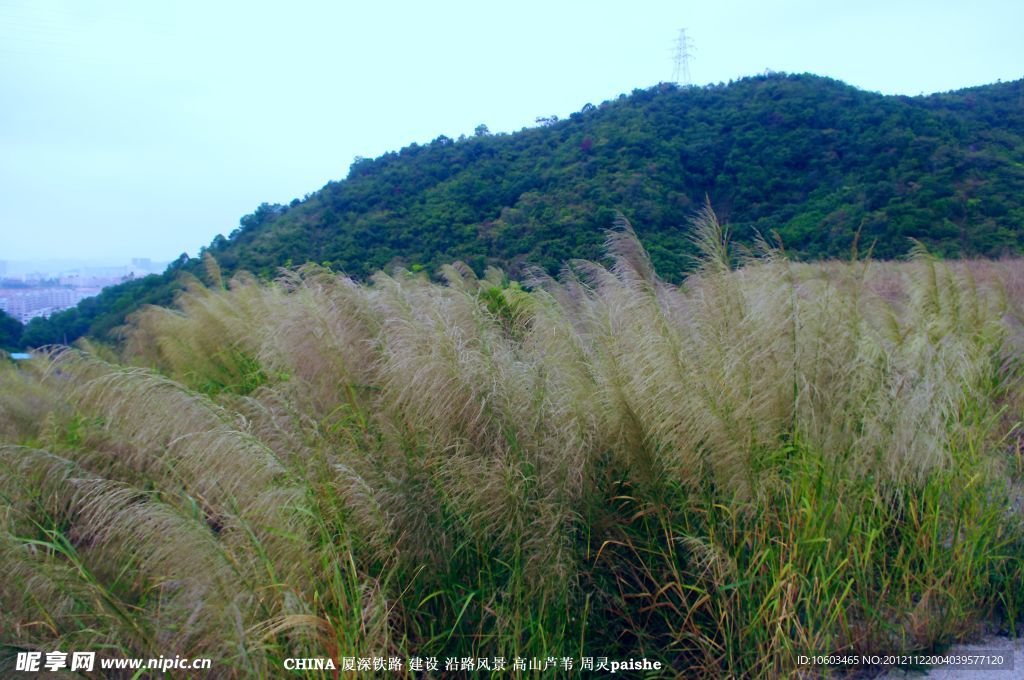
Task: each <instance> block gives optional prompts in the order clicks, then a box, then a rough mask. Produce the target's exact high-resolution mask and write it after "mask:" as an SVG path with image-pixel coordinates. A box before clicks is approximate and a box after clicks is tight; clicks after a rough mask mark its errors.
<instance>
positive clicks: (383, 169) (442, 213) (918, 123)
mask: <svg viewBox="0 0 1024 680" xmlns="http://www.w3.org/2000/svg"><path fill="white" fill-rule="evenodd" d="M539 120H540V123H541V124H540V125H539V126H538V127H536V128H530V129H524V130H522V131H520V132H517V133H513V134H496V135H492V134H490V133H489V132H488V131H487V129H486V127H485V126H480V127H479V128H478V129H477V134H476V135H475V136H473V137H469V138H460V139H459V140H453V139H450V138H448V137H445V136H440V137H438V138H437V139H435V140H434V141H432V142H430V143H429V144H424V145H419V144H411V145H409V146H407V147H405V148H403V149H401V150H400V151H397V152H392V153H388V154H385V155H383V156H381V157H379V158H376V159H356V161H355V162H354V163H353V164H352V166H351V168H350V171H349V174H348V177H347V178H346V179H345V180H344V181H339V182H329V183H328V184H327V185H326V186H325V187H323V188H322V189H321V190H320V191H317V192H315V193H313V194H311V195H309V196H307V197H306V198H305V200H302V201H300V200H298V199H296V200H295V201H292V203H291V204H290V205H287V206H284V205H269V204H263V205H261V206H260V207H259V208H258V209H257V210H256V211H255V212H254V213H253V214H251V215H247V216H245V217H243V218H242V220H241V222H240V225H239V227H238V228H237V229H236V230H234V231H233V232H231V234H230V235H229V236H228V237H224V236H222V235H219V236H217V237H216V238H215V239H214V240H213V242H212V243H211V244H210V246H209V248H208V249H207V251H208V252H210V253H211V254H213V255H214V256H215V257H216V259H217V260H218V262H219V263H220V265H221V267H222V268H223V269H224V271H225V272H226V273H231V272H234V271H238V270H241V269H246V270H249V271H253V272H255V273H257V274H259V275H261V276H272V275H273V274H274V273H275V271H276V269H277V267H279V266H282V265H289V264H301V263H303V262H307V261H314V262H319V263H326V264H328V266H330V267H332V268H335V269H338V270H342V271H344V272H346V273H348V274H350V275H353V276H356V277H365V276H367V275H369V274H370V273H372V272H373V271H375V270H377V269H380V268H386V267H389V266H393V265H403V266H406V267H410V268H415V269H419V268H421V267H422V268H426V269H428V270H430V271H435V270H436V269H437V268H438V267H439V266H440V265H442V264H444V263H447V262H451V261H452V260H463V261H465V262H466V263H467V264H469V265H470V266H471V267H473V268H474V269H476V270H478V271H481V270H482V269H483V268H484V267H485V266H486V265H489V264H493V265H498V266H501V267H503V268H505V269H507V270H509V271H510V272H511V273H513V274H516V273H517V272H518V271H520V270H521V268H522V266H523V265H524V264H534V265H540V266H542V267H545V268H546V269H548V270H550V271H554V270H555V269H557V268H558V267H559V266H560V263H562V262H563V261H565V260H568V259H571V258H587V259H594V258H598V257H600V255H601V244H602V242H603V240H604V230H605V229H606V228H607V227H608V226H610V224H611V222H612V220H613V219H614V216H615V214H616V213H617V212H621V213H623V214H624V215H625V216H626V217H628V218H629V219H630V220H631V221H632V222H633V224H634V225H636V228H637V232H638V233H639V235H640V237H641V239H642V240H643V242H644V244H645V246H646V247H647V248H648V250H649V251H650V253H651V257H652V260H653V261H654V264H655V265H656V266H657V268H658V269H659V271H661V272H663V273H665V275H666V278H668V279H669V280H679V278H680V275H681V273H682V272H684V271H685V270H686V269H687V267H688V252H689V249H690V245H689V242H688V227H687V226H686V225H687V223H688V218H689V217H690V215H691V214H693V212H694V211H695V210H696V209H697V208H698V207H700V205H702V204H703V202H704V201H705V199H708V200H710V201H711V203H712V205H713V206H714V208H715V210H716V211H717V212H718V214H719V216H720V217H721V218H723V219H724V220H726V221H728V222H729V223H730V225H731V229H732V232H733V235H734V238H737V239H739V240H740V241H750V240H751V239H752V238H753V237H754V236H755V234H756V233H757V232H760V233H769V232H770V231H772V230H775V231H776V232H777V233H778V235H779V237H780V238H781V240H782V243H783V244H784V246H785V247H786V249H787V250H788V251H789V252H790V253H791V254H793V255H795V256H796V257H798V258H822V257H830V256H841V255H845V254H848V253H849V252H850V251H851V248H853V247H854V246H855V244H858V243H859V244H860V247H861V250H864V249H866V247H868V246H871V247H872V249H873V253H874V255H875V256H876V257H881V258H894V257H898V256H900V255H902V254H904V253H906V252H907V250H908V249H909V248H910V245H911V243H912V242H911V239H917V240H919V241H922V242H923V243H924V244H926V245H927V246H928V247H929V248H930V249H931V250H932V251H933V252H935V253H936V254H939V255H943V256H960V255H983V256H998V255H1002V254H1006V253H1020V252H1021V251H1022V250H1024V81H1014V82H1010V83H998V84H993V85H986V86H982V87H976V88H970V89H966V90H961V91H957V92H951V93H945V94H936V95H929V96H920V97H905V96H883V95H880V94H877V93H872V92H865V91H862V90H858V89H857V88H854V87H851V86H848V85H845V84H843V83H840V82H838V81H835V80H831V79H827V78H822V77H818V76H812V75H785V74H769V75H764V76H758V77H752V78H745V79H743V80H740V81H737V82H734V83H730V84H728V85H722V84H720V85H713V86H707V87H700V88H698V87H687V88H680V87H676V86H674V85H667V84H662V85H658V86H656V87H652V88H649V89H646V90H635V91H634V92H633V93H632V95H629V96H626V95H622V96H620V97H619V98H618V99H616V100H613V101H607V102H604V103H602V104H600V105H597V106H593V105H591V104H587V105H586V106H584V107H583V108H582V110H581V111H579V112H577V113H574V114H572V115H571V116H569V118H568V119H565V120H556V119H554V118H548V119H539ZM181 271H188V272H192V273H196V274H200V273H201V262H200V260H199V259H195V258H193V259H189V258H187V257H183V258H182V259H180V260H179V261H178V262H176V263H175V264H174V265H172V266H171V268H169V269H168V271H167V272H166V273H165V274H164V275H162V276H159V277H151V278H150V279H146V280H142V281H137V282H133V283H132V284H129V286H128V287H124V288H121V287H118V288H116V289H113V290H112V291H110V292H105V293H104V296H105V297H106V299H102V298H101V299H98V300H97V301H95V302H94V303H92V305H91V306H89V305H86V304H85V303H83V305H81V306H80V307H79V308H78V309H77V310H69V311H68V312H65V313H63V314H58V315H55V316H54V317H52V318H51V319H49V320H45V321H44V320H40V321H38V322H33V323H32V324H31V325H30V326H29V327H28V328H27V329H26V332H25V335H24V340H25V342H26V343H27V344H32V345H37V344H43V343H46V342H54V341H63V340H65V339H70V338H74V337H77V336H79V335H81V334H86V333H88V334H92V335H103V334H104V333H106V332H107V331H109V330H110V329H111V328H113V327H114V326H116V325H119V324H120V323H121V322H122V320H123V317H124V313H125V312H126V311H129V310H131V309H134V308H135V307H137V306H138V304H140V303H141V302H151V303H155V304H166V303H167V302H169V301H170V300H171V299H172V297H173V295H174V291H175V290H176V288H177V287H178V285H179V284H178V283H177V280H178V274H179V273H180V272H181Z"/></svg>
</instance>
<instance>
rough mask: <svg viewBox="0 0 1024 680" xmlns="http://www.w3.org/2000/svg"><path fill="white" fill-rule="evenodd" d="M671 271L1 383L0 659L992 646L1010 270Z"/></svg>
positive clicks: (706, 673)
mask: <svg viewBox="0 0 1024 680" xmlns="http://www.w3.org/2000/svg"><path fill="white" fill-rule="evenodd" d="M694 239H695V243H696V244H697V246H698V250H699V252H700V253H701V258H700V260H699V263H698V266H697V268H696V269H695V271H694V272H693V273H691V275H690V276H689V277H688V278H687V279H686V281H685V282H684V284H683V285H681V286H674V285H671V284H668V283H665V282H664V281H662V280H660V279H659V278H658V276H657V273H656V272H655V271H654V269H653V267H652V266H651V263H650V260H649V258H648V257H647V254H646V252H645V251H644V249H643V246H642V245H641V243H640V242H639V240H638V238H637V236H636V233H635V232H634V230H633V229H632V227H631V226H630V225H629V223H628V222H626V221H624V220H622V221H620V222H619V223H618V225H617V228H616V229H615V230H613V231H612V232H611V233H610V234H609V237H608V244H607V245H608V251H609V256H610V259H611V264H610V265H609V266H602V265H600V264H595V263H591V262H582V261H575V262H571V263H568V264H567V265H566V266H565V268H564V269H563V272H562V274H561V275H560V277H559V278H558V279H557V280H556V279H553V278H551V277H549V276H547V275H546V274H543V273H541V272H534V273H533V274H532V275H531V276H530V277H529V279H528V280H527V281H526V288H525V289H524V288H522V287H520V286H518V285H517V284H516V283H515V282H510V281H508V280H507V279H506V278H505V277H504V275H502V274H501V273H500V272H498V271H496V270H491V271H488V273H487V274H486V275H485V277H484V278H483V279H479V278H477V277H476V275H475V274H473V272H472V271H471V270H470V269H468V268H467V267H465V266H464V265H460V264H458V263H456V264H454V265H452V266H451V267H450V268H446V269H445V272H444V274H445V277H446V279H447V283H446V284H439V283H435V282H432V281H431V280H429V279H428V278H427V277H426V276H423V275H418V274H412V273H408V272H404V271H401V270H398V271H395V272H393V273H392V274H390V275H387V274H383V273H381V274H378V275H376V276H375V277H374V279H373V281H372V282H371V283H369V284H360V283H357V282H355V281H353V280H351V279H349V278H347V277H344V276H342V275H338V274H336V273H334V272H331V271H329V270H327V269H324V268H321V267H316V266H311V265H307V266H305V267H300V268H297V269H291V270H283V271H282V272H281V274H280V276H279V277H278V278H277V279H276V280H275V281H273V282H269V283H268V282H260V281H257V280H255V279H254V278H252V277H251V276H247V275H238V276H235V277H234V278H233V279H232V280H231V282H230V283H229V285H228V286H227V287H226V288H225V287H223V286H222V285H218V284H217V283H216V282H213V283H212V284H211V286H210V287H206V286H203V285H201V284H199V283H198V281H194V282H192V283H191V284H190V285H189V287H188V289H187V290H186V291H185V292H184V293H182V294H181V295H180V296H179V298H178V299H177V301H176V308H175V309H174V310H173V311H172V310H162V309H157V308H149V309H145V310H142V311H141V312H139V313H138V314H137V315H136V316H135V317H133V318H132V319H131V320H130V323H129V324H128V326H127V327H126V328H125V329H124V346H123V347H122V348H121V351H122V357H123V361H124V362H125V363H126V364H127V365H116V362H115V361H113V360H112V359H113V358H114V357H112V355H111V354H110V352H109V351H108V350H106V349H100V350H99V353H102V354H103V359H101V358H99V357H97V356H94V354H96V353H90V352H89V351H88V350H87V351H75V350H54V351H53V352H52V353H51V354H49V355H44V356H43V357H41V358H40V359H38V360H33V362H31V363H30V364H29V365H27V366H19V367H13V366H0V386H2V389H0V438H2V439H3V440H4V441H6V442H10V443H12V444H28V445H29V446H28V447H27V448H26V447H13V446H8V447H5V448H2V449H0V462H2V463H3V465H2V466H0V468H2V469H0V561H2V564H3V566H5V567H6V570H7V572H9V574H10V577H9V579H8V580H7V581H6V582H5V583H3V584H0V641H2V643H3V644H5V645H7V647H6V649H54V648H63V647H69V648H70V647H71V646H72V645H74V646H75V647H77V648H89V647H97V648H99V647H102V648H103V649H110V650H114V653H118V654H122V655H126V656H144V655H147V654H149V653H151V652H152V653H163V654H167V653H168V652H171V653H177V654H181V655H182V656H200V655H209V656H212V657H214V658H215V659H222V660H223V661H222V667H221V668H220V669H219V670H218V671H217V673H218V674H219V675H223V676H225V677H266V676H273V675H276V674H278V673H279V672H280V668H281V666H280V660H281V659H282V658H285V657H289V656H300V657H304V656H330V657H332V658H335V659H339V658H340V657H343V656H381V655H383V656H390V655H395V656H401V657H406V658H408V657H413V656H420V657H425V656H438V657H443V656H452V657H457V658H463V657H473V658H482V657H493V656H505V657H506V658H511V657H514V656H521V657H529V656H535V657H542V658H544V657H547V656H552V655H554V656H556V657H558V656H576V657H579V656H593V655H596V654H601V655H605V654H607V655H609V656H614V657H620V658H629V657H641V656H645V657H647V658H652V659H653V658H657V659H659V660H661V661H663V662H664V663H665V664H666V667H667V668H671V669H672V670H671V672H672V673H678V674H684V675H687V676H694V677H722V676H731V677H755V678H758V677H760V678H775V677H787V676H791V675H794V674H796V673H797V672H798V670H799V669H798V667H797V664H796V658H797V656H798V655H799V654H801V653H806V652H807V651H811V650H829V651H834V652H851V653H878V652H880V651H885V652H893V651H923V650H933V649H938V648H940V647H941V646H942V645H945V644H947V643H948V642H949V641H950V640H951V639H954V638H957V637H960V636H963V635H966V634H968V633H969V632H970V631H971V630H972V629H975V628H976V627H977V626H978V625H980V622H982V621H985V620H988V619H995V620H998V621H999V622H1000V624H1001V625H1006V626H1008V627H1013V626H1015V625H1016V623H1017V622H1019V621H1020V618H1021V615H1022V614H1021V612H1022V611H1024V588H1022V587H1021V583H1024V579H1022V576H1024V566H1022V565H1024V522H1022V519H1021V515H1020V512H1019V499H1020V498H1021V497H1024V494H1022V493H1021V492H1020V489H1021V488H1022V486H1021V479H1022V475H1024V472H1022V471H1024V463H1022V462H1021V461H1022V457H1021V454H1020V451H1021V448H1022V447H1021V445H1020V441H1021V437H1020V423H1021V418H1022V416H1024V390H1022V389H1021V386H1022V383H1021V378H1022V377H1024V372H1022V364H1021V360H1020V356H1021V349H1022V347H1024V344H1022V338H1024V332H1022V330H1021V329H1022V327H1024V324H1022V319H1024V316H1022V312H1021V309H1022V308H1021V305H1020V303H1019V301H1018V300H1017V298H1018V297H1020V296H1019V295H1017V294H1016V293H1017V292H1019V290H1024V274H1022V272H1024V267H1021V265H1020V263H1019V262H1016V261H1013V262H998V263H994V262H975V261H965V262H961V263H944V262H940V261H938V260H935V259H934V258H930V257H926V256H924V255H919V256H918V257H917V259H915V260H914V261H912V262H908V263H886V262H876V261H872V260H862V261H856V262H853V263H838V262H826V263H817V264H806V263H797V262H791V261H789V260H788V259H787V258H786V256H785V253H784V252H783V251H782V250H781V247H779V248H774V247H772V246H770V245H768V244H767V243H766V242H764V243H761V244H760V246H759V252H757V253H756V254H754V255H751V254H744V253H742V252H740V251H739V250H737V249H733V248H732V247H731V246H730V244H729V240H728V234H727V231H726V229H725V228H724V227H723V226H722V225H721V224H720V223H719V222H718V220H717V218H715V216H714V213H713V212H712V211H711V210H710V208H709V207H707V208H706V209H705V210H704V212H703V213H702V214H701V215H699V216H698V217H697V224H696V226H695V236H694ZM762 241H763V240H762ZM737 255H738V256H737ZM42 449H45V450H42ZM1015 504H1016V505H1015ZM0 656H2V655H0ZM9 656H10V655H9V654H8V657H9ZM8 657H3V658H0V668H3V667H4V666H3V664H4V663H7V664H8V665H11V664H13V660H12V658H8ZM311 675H313V676H314V677H315V676H316V673H311Z"/></svg>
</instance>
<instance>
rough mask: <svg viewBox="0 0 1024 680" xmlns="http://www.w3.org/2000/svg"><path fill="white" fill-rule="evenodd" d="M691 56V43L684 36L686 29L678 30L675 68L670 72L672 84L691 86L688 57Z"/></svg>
mask: <svg viewBox="0 0 1024 680" xmlns="http://www.w3.org/2000/svg"><path fill="white" fill-rule="evenodd" d="M692 56H693V42H691V40H690V38H689V37H688V36H687V35H686V29H685V28H680V29H679V37H678V38H677V39H676V45H675V59H674V63H675V68H674V69H673V71H672V82H674V83H676V84H677V85H691V84H692V83H691V82H690V57H692Z"/></svg>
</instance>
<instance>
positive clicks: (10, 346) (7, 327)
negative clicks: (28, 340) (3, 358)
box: [0, 310, 24, 352]
mask: <svg viewBox="0 0 1024 680" xmlns="http://www.w3.org/2000/svg"><path fill="white" fill-rule="evenodd" d="M23 328H24V327H23V326H22V325H21V322H20V321H18V320H17V319H15V318H14V317H13V316H11V315H9V314H7V313H6V312H4V311H3V310H0V349H6V350H8V351H12V352H13V351H14V350H16V349H20V348H21V332H22V329H23Z"/></svg>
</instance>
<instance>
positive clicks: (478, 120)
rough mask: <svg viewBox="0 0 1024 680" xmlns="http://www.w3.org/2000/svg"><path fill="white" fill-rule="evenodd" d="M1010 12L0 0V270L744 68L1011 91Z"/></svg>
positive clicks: (204, 227) (929, 6) (81, 254)
mask: <svg viewBox="0 0 1024 680" xmlns="http://www.w3.org/2000/svg"><path fill="white" fill-rule="evenodd" d="M1021 26H1024V2H1022V1H1021V0H1003V1H1000V0H974V1H973V2H971V3H967V2H964V1H962V0H957V1H953V0H924V1H910V0H859V1H858V2H849V1H848V0H844V1H841V2H833V1H830V0H817V1H812V0H782V1H771V0H762V1H760V2H739V1H729V0H715V1H714V2H707V0H702V1H701V2H691V1H689V0H676V1H675V2H643V0H635V1H634V2H632V3H624V2H622V1H621V0H613V1H606V0H588V1H585V2H583V1H577V0H564V1H563V0H559V1H552V0H546V1H544V2H535V1H534V0H517V1H516V2H497V1H494V2H480V0H475V1H473V2H446V1H444V0H435V1H434V2H422V1H419V2H395V1H387V0H379V1H377V2H367V1H366V0H359V1H357V2H356V1H347V0H335V1H334V2H312V1H303V0H292V1H291V2H288V3H283V2H276V3H263V2H260V1H259V0H247V1H244V2H234V1H230V2H229V1H223V2H219V1H217V0H203V1H201V2H197V1H194V0H174V1H173V2H156V1H154V0H150V1H141V2H140V1H138V0H133V1H113V0H89V1H86V0H79V1H77V2H76V1H70V0H64V1H62V0H0V260H32V259H37V260H38V259H54V258H81V259H97V260H100V259H102V260H112V259H127V258H130V257H150V258H152V259H154V260H170V259H174V258H176V257H177V256H178V255H180V254H181V253H182V252H187V253H189V254H190V255H193V256H194V255H196V254H197V252H198V250H199V247H200V246H203V245H206V244H209V242H210V241H211V240H212V239H213V237H214V236H216V235H217V234H225V235H227V234H228V233H230V232H231V231H232V230H233V229H234V228H235V227H237V226H238V220H239V218H240V217H242V216H243V215H245V214H247V213H250V212H252V211H253V210H254V209H255V208H256V207H257V206H258V205H259V204H260V203H263V202H268V203H287V202H289V201H291V200H292V199H293V198H302V197H303V196H305V195H306V194H309V193H312V192H314V191H316V190H318V189H319V188H321V187H322V186H324V184H326V183H327V182H328V181H329V180H339V179H342V178H344V177H345V175H346V174H347V172H348V168H349V165H350V164H351V163H352V160H353V159H354V158H355V157H356V156H365V157H375V156H379V155H381V154H383V153H385V152H387V151H392V150H398V149H400V148H401V147H404V146H407V145H409V144H410V143H412V142H417V143H426V142H429V141H430V140H432V139H434V138H436V137H437V136H439V135H442V134H444V135H448V136H449V137H458V136H459V135H460V134H467V135H469V134H472V132H473V129H474V128H475V127H476V126H477V125H480V124H485V125H487V126H488V128H489V129H490V130H491V132H513V131H516V130H519V129H521V128H523V127H527V126H533V125H534V124H535V119H536V118H537V117H539V116H551V115H557V116H559V117H566V116H568V115H569V114H570V113H572V112H574V111H578V110H579V109H581V108H582V107H583V105H585V104H587V103H593V104H599V103H600V102H602V101H604V100H607V99H613V98H615V97H617V96H618V95H619V94H620V93H629V92H631V91H632V90H633V89H635V88H646V87H650V86H652V85H655V84H657V83H659V82H662V81H670V80H672V78H673V74H674V53H675V49H674V46H675V43H676V41H677V38H678V35H679V30H680V29H682V28H685V29H686V31H687V35H688V36H689V38H690V40H691V43H692V49H691V54H692V56H691V58H690V59H689V62H688V65H689V71H690V75H691V82H692V83H693V84H695V85H703V84H707V83H718V82H728V81H729V80H731V79H736V78H740V77H743V76H747V75H754V74H758V73H763V72H764V71H765V70H766V69H770V70H773V71H786V72H791V73H804V72H810V73H816V74H819V75H825V76H830V77H833V78H837V79H839V80H843V81H845V82H847V83H850V84H851V85H855V86H857V87H860V88H863V89H866V90H871V91H876V92H882V93H885V94H907V95H917V94H921V93H925V94H928V93H932V92H941V91H947V90H952V89H958V88H962V87H969V86H974V85H982V84H986V83H992V82H996V81H997V80H1004V81H1005V80H1015V79H1019V78H1021V77H1022V76H1024V40H1022V39H1021V36H1020V27H1021Z"/></svg>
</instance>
